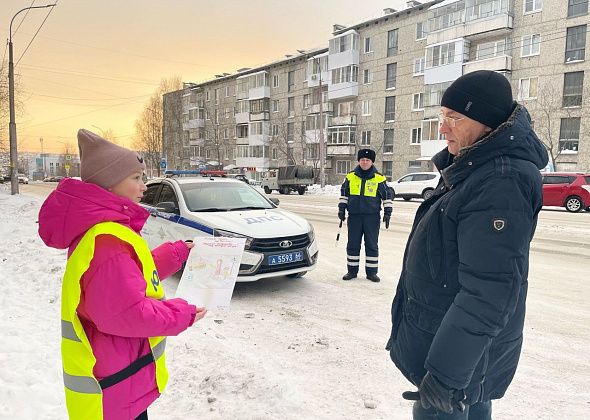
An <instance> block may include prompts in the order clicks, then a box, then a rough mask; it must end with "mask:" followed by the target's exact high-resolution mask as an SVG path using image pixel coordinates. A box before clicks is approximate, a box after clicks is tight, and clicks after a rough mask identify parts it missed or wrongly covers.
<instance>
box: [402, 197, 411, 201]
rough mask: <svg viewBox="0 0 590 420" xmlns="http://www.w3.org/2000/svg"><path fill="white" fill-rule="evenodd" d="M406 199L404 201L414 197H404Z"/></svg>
mask: <svg viewBox="0 0 590 420" xmlns="http://www.w3.org/2000/svg"><path fill="white" fill-rule="evenodd" d="M402 198H403V199H404V201H410V200H411V199H412V197H402Z"/></svg>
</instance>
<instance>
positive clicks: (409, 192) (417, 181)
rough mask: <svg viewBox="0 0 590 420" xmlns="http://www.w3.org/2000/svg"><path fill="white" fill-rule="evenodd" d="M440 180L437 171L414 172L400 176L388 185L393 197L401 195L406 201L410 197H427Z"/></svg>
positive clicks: (425, 198)
mask: <svg viewBox="0 0 590 420" xmlns="http://www.w3.org/2000/svg"><path fill="white" fill-rule="evenodd" d="M439 180H440V173H438V172H414V173H411V174H408V175H404V176H402V177H401V178H400V179H398V180H397V181H394V182H390V183H389V186H390V187H391V188H392V189H393V194H394V198H397V197H401V198H403V199H404V200H406V201H408V200H411V199H412V198H423V199H424V200H427V199H429V198H430V197H431V196H432V194H433V193H434V190H435V188H436V186H437V185H438V181H439Z"/></svg>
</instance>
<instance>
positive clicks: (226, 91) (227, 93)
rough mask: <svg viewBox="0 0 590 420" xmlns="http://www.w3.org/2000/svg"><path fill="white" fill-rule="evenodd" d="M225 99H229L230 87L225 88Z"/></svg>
mask: <svg viewBox="0 0 590 420" xmlns="http://www.w3.org/2000/svg"><path fill="white" fill-rule="evenodd" d="M225 97H226V98H229V86H226V87H225Z"/></svg>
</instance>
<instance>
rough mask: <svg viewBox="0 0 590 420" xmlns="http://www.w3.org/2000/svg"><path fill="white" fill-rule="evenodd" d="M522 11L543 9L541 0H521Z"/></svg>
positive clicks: (531, 11)
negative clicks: (522, 4) (522, 2)
mask: <svg viewBox="0 0 590 420" xmlns="http://www.w3.org/2000/svg"><path fill="white" fill-rule="evenodd" d="M523 1H524V13H525V14H526V13H535V12H540V11H541V10H542V9H543V0H523Z"/></svg>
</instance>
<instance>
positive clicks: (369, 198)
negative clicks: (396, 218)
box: [338, 149, 393, 282]
mask: <svg viewBox="0 0 590 420" xmlns="http://www.w3.org/2000/svg"><path fill="white" fill-rule="evenodd" d="M357 159H358V162H359V164H358V166H357V167H356V168H354V171H352V172H349V173H348V175H346V179H345V180H344V183H343V184H342V187H341V189H340V202H339V203H338V218H339V219H340V220H341V221H344V220H345V219H346V216H345V213H346V210H347V209H348V223H347V225H348V243H347V244H346V259H347V268H348V272H347V273H346V274H345V275H344V276H343V277H342V280H351V279H354V278H355V277H356V276H357V274H358V271H359V263H360V253H361V240H362V238H363V235H364V237H365V273H366V274H367V279H368V280H371V281H373V282H378V281H380V279H379V276H377V268H378V266H379V246H378V240H379V222H380V214H381V201H383V222H384V223H385V228H389V219H390V218H391V211H392V210H393V197H392V196H391V192H390V191H391V190H390V189H389V188H388V186H387V184H386V178H385V177H384V176H383V175H381V174H380V173H379V172H377V168H375V166H374V165H373V163H374V162H375V151H374V150H371V149H361V150H359V151H358V154H357Z"/></svg>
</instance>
